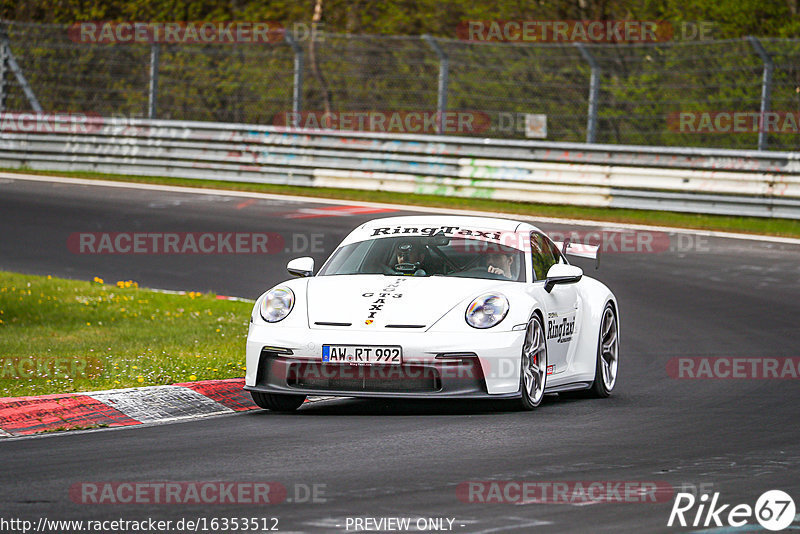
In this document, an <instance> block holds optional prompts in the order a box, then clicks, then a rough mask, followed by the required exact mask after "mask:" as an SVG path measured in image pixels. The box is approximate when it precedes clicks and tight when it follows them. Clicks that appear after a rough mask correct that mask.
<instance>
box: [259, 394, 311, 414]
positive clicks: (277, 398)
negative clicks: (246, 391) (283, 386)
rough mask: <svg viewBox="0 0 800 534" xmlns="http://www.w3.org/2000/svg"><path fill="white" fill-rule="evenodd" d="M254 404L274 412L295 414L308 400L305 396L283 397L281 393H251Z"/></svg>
mask: <svg viewBox="0 0 800 534" xmlns="http://www.w3.org/2000/svg"><path fill="white" fill-rule="evenodd" d="M250 395H251V396H252V397H253V402H255V403H256V406H258V407H259V408H264V409H265V410H270V411H272V412H293V411H295V410H296V409H297V408H299V407H300V405H301V404H303V402H305V400H306V396H305V395H283V394H280V393H261V392H260V391H251V392H250Z"/></svg>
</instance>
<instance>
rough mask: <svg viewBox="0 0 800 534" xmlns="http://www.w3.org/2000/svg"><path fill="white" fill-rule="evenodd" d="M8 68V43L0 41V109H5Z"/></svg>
mask: <svg viewBox="0 0 800 534" xmlns="http://www.w3.org/2000/svg"><path fill="white" fill-rule="evenodd" d="M7 70H8V45H7V44H6V42H5V41H4V40H3V41H0V111H5V110H6V96H7V92H6V71H7Z"/></svg>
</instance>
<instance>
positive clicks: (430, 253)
mask: <svg viewBox="0 0 800 534" xmlns="http://www.w3.org/2000/svg"><path fill="white" fill-rule="evenodd" d="M523 266H524V257H523V253H522V251H520V250H517V249H515V248H512V247H508V246H505V245H500V244H497V243H491V242H487V241H482V240H478V239H470V238H466V237H446V236H444V235H443V234H440V235H434V236H397V237H394V236H392V237H385V238H380V239H371V240H367V241H359V242H357V243H350V244H349V245H345V246H343V247H340V248H339V249H337V250H336V251H335V252H334V253H333V256H331V259H330V260H329V261H328V263H327V264H326V265H325V266H324V267H323V268H322V270H320V272H319V276H331V275H341V274H384V275H387V276H398V275H403V276H448V277H461V278H485V279H490V280H512V281H520V282H521V281H524V280H525V270H524V268H523Z"/></svg>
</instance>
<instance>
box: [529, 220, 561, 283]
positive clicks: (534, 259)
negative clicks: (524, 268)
mask: <svg viewBox="0 0 800 534" xmlns="http://www.w3.org/2000/svg"><path fill="white" fill-rule="evenodd" d="M560 259H561V253H560V252H559V251H558V249H556V246H555V244H553V242H552V241H550V239H548V238H547V237H545V236H544V235H543V234H540V233H538V232H531V266H532V267H533V276H534V277H535V279H536V280H544V279H545V278H547V271H548V270H550V267H552V266H553V265H555V264H556V263H558V262H559V261H560Z"/></svg>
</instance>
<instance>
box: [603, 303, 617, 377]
mask: <svg viewBox="0 0 800 534" xmlns="http://www.w3.org/2000/svg"><path fill="white" fill-rule="evenodd" d="M600 324H601V325H602V326H601V327H600V365H601V374H602V377H603V385H604V386H605V388H606V390H607V391H611V390H612V389H614V383H615V382H616V381H617V364H618V363H619V336H618V335H617V316H616V314H615V313H614V308H612V307H611V306H607V307H606V309H605V311H604V312H603V320H602V322H601V323H600Z"/></svg>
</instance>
